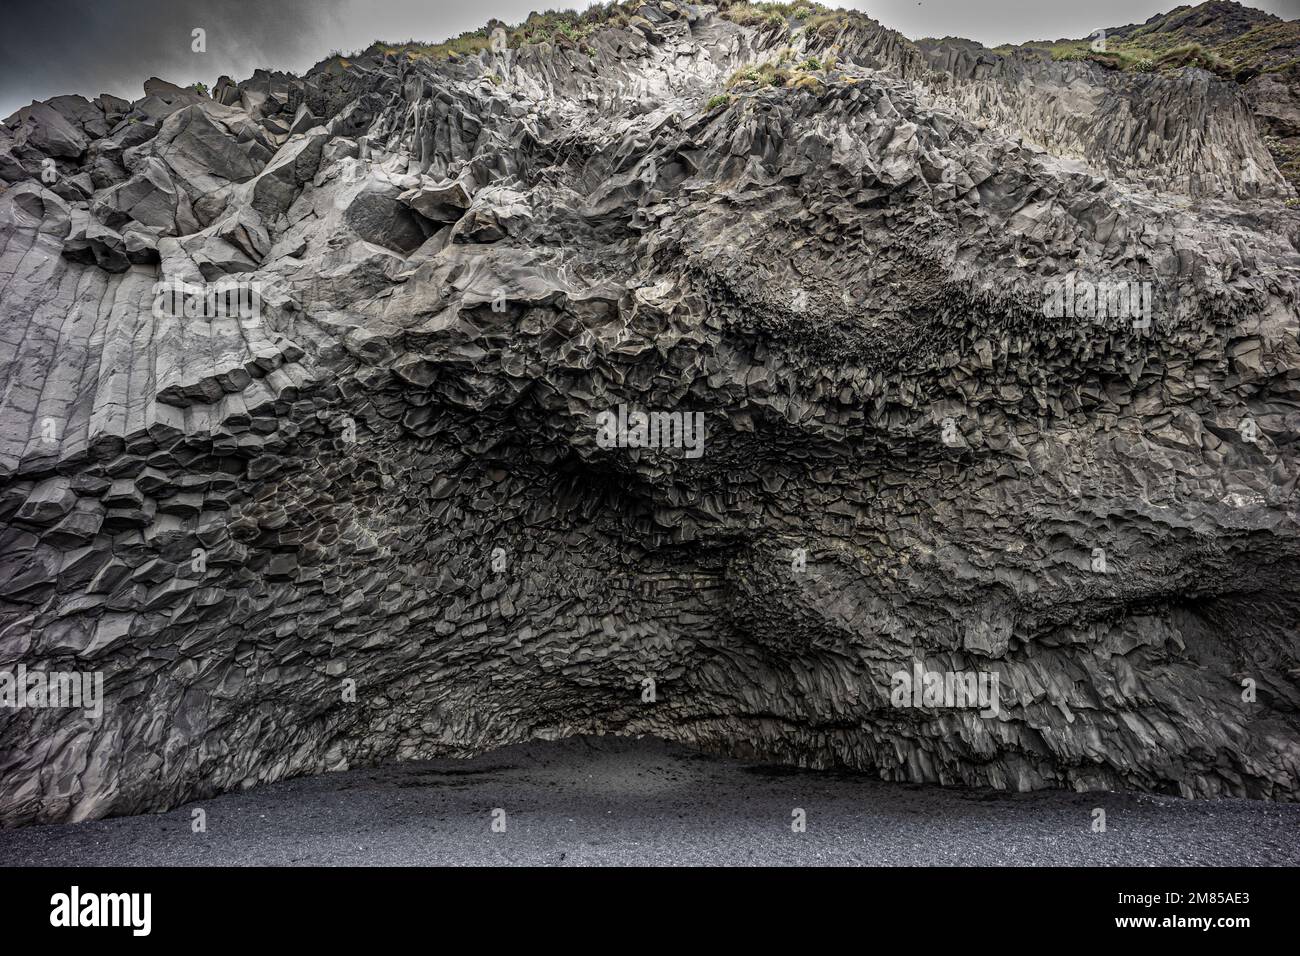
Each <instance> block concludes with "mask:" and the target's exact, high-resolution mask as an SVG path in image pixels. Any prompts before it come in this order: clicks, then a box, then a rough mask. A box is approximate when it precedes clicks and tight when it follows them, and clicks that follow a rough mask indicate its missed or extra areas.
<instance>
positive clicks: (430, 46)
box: [331, 0, 639, 67]
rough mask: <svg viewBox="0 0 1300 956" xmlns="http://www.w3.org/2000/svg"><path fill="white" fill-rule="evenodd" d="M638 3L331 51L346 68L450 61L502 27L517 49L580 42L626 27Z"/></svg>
mask: <svg viewBox="0 0 1300 956" xmlns="http://www.w3.org/2000/svg"><path fill="white" fill-rule="evenodd" d="M638 6H639V3H638V2H635V0H613V2H607V3H598V4H596V5H594V6H592V7H590V8H588V9H587V10H584V11H582V12H581V13H580V12H578V11H577V10H572V9H570V10H547V11H544V12H541V13H530V14H529V15H528V17H527V19H525V20H524V21H523V22H521V23H517V24H515V25H513V26H511V25H509V24H506V23H502V22H501V21H499V20H489V21H488V22H487V24H486V25H485V26H482V27H480V28H479V29H477V30H469V31H467V32H465V33H462V34H461V35H460V36H458V37H452V38H451V39H448V40H444V41H443V42H442V43H425V42H422V41H419V40H414V39H412V40H407V41H405V42H402V43H395V42H391V41H385V40H376V41H375V42H374V43H372V44H370V46H368V47H366V48H365V49H364V50H359V51H357V52H356V53H352V54H347V55H344V54H332V55H331V59H334V58H338V59H339V60H340V61H341V65H342V66H344V67H346V66H347V65H348V61H349V60H356V59H360V58H362V57H366V56H372V57H382V56H384V55H386V54H392V55H394V56H404V57H408V58H410V59H414V60H448V59H454V58H456V57H462V56H476V55H477V54H479V53H481V52H483V51H484V50H487V49H489V48H490V47H491V43H492V31H493V30H495V29H496V28H497V27H501V28H503V29H504V30H505V32H506V45H507V46H508V47H509V48H511V49H518V48H520V47H523V46H529V45H532V44H537V43H560V44H567V45H580V44H581V43H582V42H583V41H584V40H586V39H587V38H588V37H589V36H591V35H592V34H593V33H595V32H596V31H597V30H600V29H602V28H604V27H619V26H626V25H627V24H628V23H630V22H631V21H632V20H633V19H634V11H635V9H636V8H637V7H638Z"/></svg>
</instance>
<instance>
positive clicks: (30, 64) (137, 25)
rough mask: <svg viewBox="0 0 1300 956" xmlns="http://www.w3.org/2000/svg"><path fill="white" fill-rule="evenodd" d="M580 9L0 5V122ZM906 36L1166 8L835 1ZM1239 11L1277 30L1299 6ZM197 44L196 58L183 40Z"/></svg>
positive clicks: (464, 2)
mask: <svg viewBox="0 0 1300 956" xmlns="http://www.w3.org/2000/svg"><path fill="white" fill-rule="evenodd" d="M589 5H590V4H589V3H588V2H586V0H558V2H556V3H554V4H546V2H545V0H206V2H205V0H3V7H4V21H3V22H4V27H3V29H2V30H0V117H3V116H8V115H9V114H10V113H12V112H13V111H14V110H15V109H17V108H18V107H20V106H25V105H27V104H28V103H29V102H31V101H32V100H33V99H48V98H49V97H51V96H55V95H57V94H59V93H81V94H83V95H85V96H95V95H96V94H98V93H103V92H106V93H115V94H117V95H118V96H123V97H126V98H127V99H138V98H139V97H140V96H141V95H142V91H141V84H142V83H143V82H144V80H146V79H148V78H149V77H150V76H160V77H162V78H163V79H165V80H170V81H172V82H173V83H180V84H185V85H188V84H190V83H193V82H194V81H196V80H201V81H202V82H204V83H207V84H208V85H209V86H211V85H212V84H213V83H214V82H215V81H216V78H217V77H218V76H220V75H221V74H222V73H227V74H229V75H230V76H232V77H234V78H235V79H236V80H241V79H245V78H246V77H248V76H249V75H251V74H252V72H253V70H254V69H255V68H257V67H271V68H274V69H281V70H292V71H294V72H302V71H303V70H305V69H307V68H308V67H310V66H311V65H312V64H313V63H315V62H316V61H317V60H320V59H322V58H323V57H324V56H325V55H326V54H328V53H329V52H330V51H331V50H336V49H339V50H349V51H350V50H355V49H360V48H362V47H365V46H368V45H369V44H370V42H371V41H372V40H375V39H380V38H382V39H385V40H405V39H408V38H414V39H417V40H428V41H431V42H438V41H441V40H444V39H446V38H447V37H449V36H455V35H456V34H459V33H462V32H464V31H465V30H471V29H474V28H476V27H479V26H482V25H483V23H484V22H486V21H487V20H488V19H489V18H492V17H496V18H498V19H501V20H505V21H506V22H509V23H514V22H517V21H519V20H522V19H523V18H524V17H525V16H526V15H527V14H528V12H529V11H530V10H535V9H538V8H539V7H541V8H543V9H545V8H549V7H550V6H561V7H566V6H567V7H574V6H576V7H578V8H580V9H582V8H585V7H587V6H589ZM829 5H831V6H846V7H854V8H856V9H859V10H863V11H866V12H867V13H868V14H870V15H871V16H872V17H874V18H875V19H877V20H879V21H880V22H881V23H883V24H884V25H885V26H887V27H892V28H893V29H895V30H898V31H899V32H901V33H903V34H904V35H906V36H909V37H912V38H917V37H923V36H948V35H951V36H964V37H969V38H970V39H973V40H979V41H980V42H982V43H985V44H987V45H989V46H995V45H997V44H999V43H1015V42H1020V41H1023V40H1038V39H1055V38H1059V37H1084V36H1087V35H1088V34H1089V33H1090V32H1091V31H1093V30H1095V29H1097V28H1098V27H1110V26H1123V25H1124V24H1128V23H1141V22H1143V21H1144V20H1146V19H1147V18H1148V17H1150V16H1152V15H1153V14H1156V13H1161V12H1164V11H1167V10H1170V9H1172V8H1173V7H1175V6H1177V5H1178V4H1177V3H1176V2H1174V0H1086V2H1079V0H919V2H918V0H845V2H843V3H839V4H836V3H831V4H829ZM1249 5H1250V6H1255V7H1258V8H1259V9H1262V10H1267V11H1268V12H1270V13H1273V14H1276V15H1278V16H1281V17H1284V18H1286V19H1288V20H1290V19H1295V18H1297V17H1300V0H1254V2H1252V3H1250V4H1249ZM196 27H201V28H202V29H204V30H205V31H206V34H207V52H206V53H196V52H193V50H192V49H191V45H192V43H191V33H192V31H193V30H194V28H196Z"/></svg>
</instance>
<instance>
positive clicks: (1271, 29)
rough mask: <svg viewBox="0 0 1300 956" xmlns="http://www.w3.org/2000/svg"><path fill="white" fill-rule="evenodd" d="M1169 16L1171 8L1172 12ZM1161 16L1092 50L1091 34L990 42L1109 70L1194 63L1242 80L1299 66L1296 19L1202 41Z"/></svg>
mask: <svg viewBox="0 0 1300 956" xmlns="http://www.w3.org/2000/svg"><path fill="white" fill-rule="evenodd" d="M1171 16H1172V14H1171ZM1164 26H1166V24H1165V23H1164V21H1163V20H1161V21H1157V22H1155V23H1148V24H1144V25H1143V26H1142V27H1140V28H1138V29H1136V30H1133V31H1132V32H1131V33H1128V34H1127V35H1125V36H1122V37H1116V36H1110V37H1107V39H1106V49H1105V50H1104V51H1095V50H1093V49H1092V48H1091V41H1090V40H1056V41H1042V42H1039V41H1031V42H1029V43H1020V44H1004V45H1003V46H999V47H994V48H993V52H994V53H1001V54H1009V53H1011V52H1013V51H1015V50H1018V49H1020V50H1025V49H1037V50H1044V51H1046V52H1047V53H1048V54H1049V55H1050V56H1051V57H1052V59H1054V60H1087V61H1090V62H1092V63H1096V64H1098V65H1099V66H1104V67H1107V68H1109V69H1113V70H1124V71H1128V72H1136V73H1158V72H1163V71H1167V70H1178V69H1182V68H1183V67H1186V66H1198V67H1200V68H1201V69H1204V70H1208V71H1210V72H1211V73H1215V74H1217V75H1219V76H1221V77H1223V78H1225V79H1233V80H1238V81H1240V82H1244V81H1246V80H1249V79H1251V78H1252V77H1254V76H1256V75H1258V74H1260V73H1264V72H1283V71H1287V70H1291V69H1294V68H1296V67H1297V66H1300V21H1297V20H1279V21H1273V22H1269V23H1263V24H1260V25H1258V26H1255V27H1252V28H1251V29H1249V30H1247V31H1245V32H1244V33H1241V34H1240V35H1238V36H1236V37H1232V38H1230V39H1228V40H1225V41H1222V42H1218V43H1205V42H1200V41H1199V40H1196V39H1193V38H1192V36H1191V35H1190V34H1189V33H1187V32H1185V31H1182V30H1179V29H1164V28H1163V27H1164Z"/></svg>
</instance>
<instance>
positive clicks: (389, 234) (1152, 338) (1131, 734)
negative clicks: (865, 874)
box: [0, 3, 1300, 824]
mask: <svg viewBox="0 0 1300 956" xmlns="http://www.w3.org/2000/svg"><path fill="white" fill-rule="evenodd" d="M585 47H586V48H585V49H584V48H579V47H578V46H576V45H574V46H570V45H566V44H560V45H551V44H540V45H536V46H529V47H525V48H522V49H507V50H504V51H501V52H497V53H493V52H483V53H481V54H479V55H477V56H472V57H458V58H455V59H452V60H450V61H446V60H444V61H429V60H408V59H401V60H399V59H397V58H395V57H391V56H390V57H387V58H385V59H382V60H381V59H376V58H362V59H359V60H357V61H354V62H353V63H351V64H350V65H349V66H348V67H347V68H346V69H344V70H342V71H339V70H324V69H323V70H321V71H318V72H315V73H312V74H310V75H309V76H308V77H306V78H305V79H296V78H291V77H285V76H284V75H281V74H269V73H259V74H257V75H256V76H255V77H254V78H253V79H252V80H250V81H248V82H247V83H243V84H234V83H232V82H229V81H223V82H222V83H219V84H218V85H217V89H216V90H215V91H214V95H215V97H216V98H215V99H208V98H206V97H200V96H196V95H194V94H192V93H188V92H186V91H183V90H179V89H178V88H176V87H172V86H171V85H170V84H165V83H163V82H162V81H150V82H149V84H147V85H146V90H145V92H146V94H147V95H146V97H145V98H144V99H143V100H141V101H139V102H137V103H133V104H123V103H120V102H113V101H112V98H106V97H101V98H99V99H98V100H96V101H93V102H91V101H78V102H77V103H75V104H68V103H64V104H63V108H62V109H58V108H56V107H54V106H52V105H49V104H46V105H44V106H43V107H42V108H40V109H37V108H36V107H33V108H31V109H30V110H28V111H25V112H24V113H21V114H19V115H18V116H16V117H13V118H11V119H10V120H9V121H8V123H7V124H6V127H5V129H4V130H3V131H2V132H0V177H3V179H4V180H5V181H6V182H7V183H8V186H7V188H5V189H4V190H3V192H0V675H2V674H4V673H6V672H16V670H17V668H19V667H20V666H21V667H23V668H25V669H26V671H28V672H36V671H42V672H69V673H71V672H94V673H96V674H99V675H102V680H103V699H102V713H100V714H98V715H94V714H91V713H88V712H86V710H85V709H84V708H83V709H75V708H70V707H49V706H45V707H42V706H26V707H0V822H3V823H7V824H20V823H28V822H33V821H59V820H74V819H84V818H88V817H97V816H104V815H110V814H121V813H130V812H138V811H143V810H148V809H156V808H160V807H167V806H171V805H174V804H176V803H177V802H179V801H182V800H186V799H192V798H195V797H200V796H204V795H207V794H211V793H215V792H219V791H224V790H229V789H233V788H238V787H242V786H249V785H252V784H255V783H258V782H265V781H270V780H276V779H280V778H284V777H287V776H292V775H297V774H304V773H313V772H319V771H322V770H330V769H338V768H342V767H346V766H349V765H354V764H359V763H365V762H369V761H375V760H380V759H389V758H403V759H414V758H425V757H432V756H446V755H467V754H471V753H475V752H479V751H483V750H487V749H490V748H493V747H497V746H500V745H503V744H508V743H513V742H518V741H523V740H528V739H532V738H537V737H557V736H567V735H571V734H578V733H622V734H638V733H651V734H656V735H659V736H661V737H665V738H668V739H673V740H679V741H682V742H686V743H690V744H693V745H696V746H701V747H706V748H712V749H716V750H720V751H730V752H733V753H737V754H741V755H761V756H764V757H767V758H771V759H780V760H785V761H789V762H792V763H798V764H802V765H809V766H834V765H847V766H852V767H857V768H863V769H870V770H874V771H877V772H878V773H879V774H880V776H881V777H882V778H884V779H888V780H911V781H934V782H941V783H949V782H964V783H970V784H982V785H991V786H995V787H999V788H1006V789H1031V788H1044V787H1074V788H1079V789H1086V788H1099V787H1102V788H1134V789H1144V790H1152V791H1161V792H1175V793H1178V794H1180V795H1183V796H1191V797H1215V796H1229V795H1231V796H1249V797H1262V798H1272V799H1279V800H1294V799H1296V798H1297V796H1300V718H1298V717H1297V707H1300V686H1297V670H1296V667H1297V665H1296V659H1297V652H1298V651H1300V637H1298V636H1297V634H1298V631H1297V625H1298V624H1300V591H1298V588H1297V584H1296V581H1297V573H1296V572H1297V570H1300V538H1297V533H1296V530H1297V498H1296V482H1297V478H1298V477H1300V468H1298V465H1300V461H1298V457H1297V452H1296V445H1295V442H1296V439H1297V437H1298V436H1300V344H1298V342H1297V336H1298V333H1300V320H1298V313H1297V294H1298V293H1300V251H1298V249H1300V212H1297V211H1295V210H1293V209H1290V208H1289V207H1288V206H1287V205H1286V204H1284V202H1283V201H1282V200H1283V199H1285V198H1287V197H1289V196H1290V195H1291V192H1290V187H1289V186H1287V184H1286V182H1285V181H1284V180H1283V179H1282V178H1281V176H1280V175H1279V174H1278V172H1277V169H1276V167H1275V166H1274V165H1273V163H1272V160H1271V158H1270V157H1269V155H1268V152H1267V150H1265V149H1264V148H1263V146H1262V144H1261V142H1260V139H1259V134H1258V132H1257V130H1256V128H1255V125H1254V123H1253V121H1252V120H1251V117H1250V113H1249V110H1248V108H1247V106H1246V104H1245V101H1244V98H1243V94H1242V93H1241V91H1240V90H1239V89H1238V88H1237V87H1235V86H1231V85H1228V84H1223V83H1220V82H1219V81H1217V80H1214V79H1213V78H1210V77H1208V75H1206V74H1201V73H1197V72H1196V71H1188V73H1187V74H1186V75H1185V76H1183V77H1181V78H1149V77H1137V78H1133V79H1131V81H1129V82H1131V84H1132V85H1130V86H1123V85H1121V84H1122V82H1124V81H1122V80H1121V79H1117V78H1109V79H1107V80H1105V82H1104V83H1101V84H1100V85H1094V83H1093V80H1092V79H1091V78H1090V75H1089V74H1087V73H1086V72H1085V71H1083V70H1082V68H1081V67H1079V66H1077V65H1071V64H1059V65H1050V64H1043V63H1037V64H1034V63H1029V62H1028V61H1025V62H1018V61H1017V62H1012V61H1007V62H1006V63H1003V64H1002V65H1000V66H997V67H996V69H995V70H992V71H990V70H986V69H984V68H983V67H981V66H980V64H978V63H972V62H968V60H966V59H963V55H962V54H961V52H960V51H959V50H956V49H955V48H952V49H949V48H948V47H942V48H940V47H936V48H934V49H931V50H924V51H923V50H920V49H918V48H916V47H913V46H911V45H910V44H908V43H907V41H905V40H903V39H902V38H901V37H899V36H898V35H897V34H894V33H892V32H890V31H887V30H884V29H882V28H880V27H879V26H878V25H876V24H874V23H873V22H872V21H869V20H867V19H865V18H849V19H848V20H846V22H845V23H844V24H843V25H841V26H839V27H835V28H833V29H821V30H817V31H813V30H804V31H798V23H797V22H795V21H791V22H789V23H786V24H765V25H764V26H762V27H758V28H754V27H742V26H738V25H737V24H736V23H733V22H731V21H730V20H728V19H726V18H725V17H723V16H721V15H719V13H718V11H717V10H715V9H714V8H713V7H711V6H707V5H698V6H691V5H680V4H671V3H661V4H651V5H647V6H645V7H641V8H640V9H639V11H638V17H637V18H634V19H632V20H630V21H629V22H628V23H627V24H626V25H625V26H617V27H616V26H611V27H609V28H607V29H602V30H600V31H597V32H596V33H594V34H593V35H592V36H591V37H590V38H589V39H588V40H587V41H586V44H585ZM787 47H790V48H792V49H791V53H790V54H788V57H789V58H790V59H791V61H792V62H798V61H800V60H803V59H804V58H805V57H809V56H816V57H819V58H822V59H826V58H827V57H828V54H832V53H833V54H834V56H835V57H836V61H837V62H836V65H835V66H834V68H833V69H829V70H824V69H810V70H809V71H808V72H807V73H806V74H805V75H804V76H802V77H801V78H795V77H791V80H792V82H791V83H790V84H789V85H785V86H780V87H767V86H765V87H754V86H743V85H742V86H738V87H736V90H735V92H734V94H733V95H732V96H731V97H730V98H729V99H727V100H726V101H725V102H719V101H718V99H716V97H717V95H718V94H719V93H720V91H722V90H723V89H724V87H725V85H726V81H727V79H728V77H730V76H731V75H732V74H733V73H734V72H735V71H737V70H739V69H742V68H745V67H753V66H756V65H759V64H762V63H765V62H768V61H773V60H776V59H778V58H780V57H781V56H782V51H783V50H785V48H787ZM945 50H947V52H944V51H945ZM1017 71H1020V72H1017ZM1059 71H1066V72H1059ZM1070 71H1073V72H1070ZM813 74H815V75H813ZM810 76H811V78H809V77H810ZM1052 84H1055V85H1052ZM38 106H40V104H38ZM1083 107H1086V109H1084V108H1083ZM51 114H53V115H51ZM55 116H57V119H55V118H54V117H55ZM1115 123H1122V124H1124V125H1122V126H1120V127H1116V126H1115V125H1114V124H1115ZM47 159H48V160H51V161H52V162H51V163H46V162H45V160H47ZM51 168H53V169H54V170H55V171H56V172H55V173H54V175H53V176H52V177H51V176H45V175H43V172H44V171H45V170H48V169H51ZM1117 289H1122V291H1123V292H1124V293H1125V295H1124V299H1123V304H1122V305H1119V306H1117V305H1116V302H1118V301H1119V300H1118V299H1116V297H1115V290H1117ZM1108 290H1109V291H1108ZM1130 290H1131V292H1132V297H1131V299H1130V297H1129V295H1128V293H1129V292H1130ZM1098 296H1100V297H1101V298H1100V300H1099V299H1098ZM1099 301H1102V302H1104V303H1105V307H1103V306H1102V305H1099V304H1098V303H1099ZM1139 302H1142V303H1144V304H1145V306H1146V307H1145V308H1141V309H1139V308H1137V304H1138V303H1139ZM232 303H234V304H233V305H232ZM1116 310H1118V311H1116ZM620 407H621V408H622V410H623V415H624V416H626V415H627V414H629V411H630V413H633V414H634V413H637V412H645V413H650V412H661V413H667V414H670V415H676V416H677V418H676V419H675V421H676V428H677V431H676V432H675V433H674V434H675V437H676V439H680V440H676V441H674V442H669V443H667V444H669V445H671V446H672V447H651V446H649V445H645V444H644V443H643V445H644V446H643V447H624V446H625V445H627V444H632V445H635V444H636V443H635V441H633V442H630V443H629V442H615V443H613V444H612V445H611V443H610V442H609V441H607V440H605V439H606V438H607V437H608V431H607V430H605V425H607V423H608V422H609V421H610V416H615V417H617V416H618V415H619V414H620V412H619V410H620ZM697 415H698V416H700V419H699V420H701V421H702V423H703V424H702V432H701V431H695V432H691V433H690V434H692V435H694V436H695V439H698V440H688V438H686V437H684V436H686V434H687V433H684V432H683V428H684V427H686V426H688V424H689V423H692V422H694V421H695V420H696V416H697ZM624 420H627V421H632V420H631V419H627V418H626V417H625V419H624ZM655 421H656V424H658V425H662V426H664V427H666V426H667V425H668V424H669V423H670V422H671V421H673V420H672V419H669V418H662V417H661V418H658V419H656V420H655ZM602 423H605V424H604V425H603V424H602ZM634 427H635V426H634ZM625 437H631V436H625ZM654 444H656V445H658V444H660V443H654ZM914 668H915V669H916V670H917V671H919V672H922V673H924V672H936V673H942V674H949V675H951V674H969V675H972V676H974V675H978V676H979V679H980V681H981V685H980V686H984V684H983V683H982V682H983V681H984V679H985V678H996V684H995V689H996V690H997V691H998V698H997V700H996V702H995V704H996V705H995V706H992V707H985V708H976V707H970V706H966V707H963V706H944V704H945V703H951V702H950V701H947V700H946V699H945V700H936V701H932V702H929V701H919V699H918V701H913V700H911V699H909V697H908V696H907V695H903V696H902V697H901V698H900V695H899V694H898V693H897V683H898V677H897V675H898V674H899V673H900V672H901V673H905V674H909V675H910V674H912V673H914V672H915V671H914ZM2 679H3V678H0V681H2ZM3 689H4V688H3V684H2V683H0V691H2V690H3ZM0 699H2V698H0ZM916 702H920V703H921V706H913V704H914V703H916Z"/></svg>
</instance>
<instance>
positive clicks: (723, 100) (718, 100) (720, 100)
mask: <svg viewBox="0 0 1300 956" xmlns="http://www.w3.org/2000/svg"><path fill="white" fill-rule="evenodd" d="M730 102H731V97H730V96H729V95H728V94H726V93H719V94H718V95H717V96H711V97H709V102H708V103H706V104H705V108H706V109H708V110H716V109H717V108H718V107H719V106H726V105H727V104H728V103H730Z"/></svg>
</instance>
